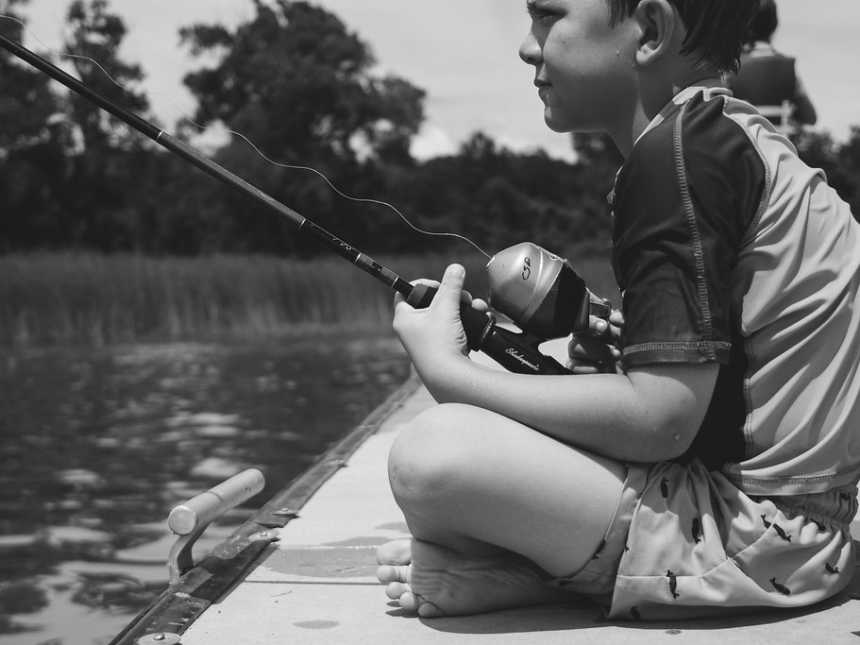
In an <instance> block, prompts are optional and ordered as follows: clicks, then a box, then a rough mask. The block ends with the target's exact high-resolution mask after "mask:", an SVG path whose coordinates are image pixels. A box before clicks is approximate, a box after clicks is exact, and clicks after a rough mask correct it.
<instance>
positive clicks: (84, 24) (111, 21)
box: [65, 0, 149, 150]
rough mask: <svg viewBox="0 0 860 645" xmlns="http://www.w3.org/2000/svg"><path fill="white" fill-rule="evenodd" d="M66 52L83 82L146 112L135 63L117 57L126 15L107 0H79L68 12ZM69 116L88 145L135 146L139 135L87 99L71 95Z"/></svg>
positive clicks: (115, 100) (113, 99) (146, 102)
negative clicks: (136, 87)
mask: <svg viewBox="0 0 860 645" xmlns="http://www.w3.org/2000/svg"><path fill="white" fill-rule="evenodd" d="M66 20H67V34H66V39H65V51H66V54H70V55H71V58H70V60H71V61H72V65H73V66H74V68H75V71H76V72H77V74H78V77H79V78H80V80H81V82H83V83H84V85H86V86H87V87H89V88H90V89H92V90H93V91H95V92H97V93H98V94H100V95H101V96H103V97H104V98H106V99H108V100H109V101H111V102H112V103H114V104H115V105H118V106H119V107H121V108H125V109H127V110H130V111H132V112H136V113H139V114H143V113H145V112H147V111H148V110H149V100H148V99H147V98H146V96H145V94H144V93H143V92H140V91H136V90H134V89H133V86H134V84H136V83H139V82H140V81H142V80H143V71H142V70H141V68H140V66H139V65H137V64H131V63H126V62H124V61H122V60H121V59H120V58H119V48H120V45H121V44H122V41H123V39H124V38H125V35H126V31H127V30H126V27H125V23H124V22H123V20H122V18H120V17H119V16H118V15H116V14H113V13H110V12H109V6H108V1H107V0H75V1H74V2H73V3H72V4H71V6H70V7H69V11H68V14H67V18H66ZM69 106H70V110H71V117H72V118H73V120H74V121H75V122H76V123H77V124H78V125H79V127H80V128H81V130H82V133H83V138H84V145H85V146H87V147H91V146H94V147H98V148H100V149H101V150H104V149H105V148H115V149H117V148H119V149H134V148H138V147H140V145H141V139H140V137H139V136H138V135H136V134H133V133H132V132H131V131H130V129H129V128H128V126H126V125H125V124H123V123H122V122H121V121H118V120H117V119H115V118H114V117H112V116H110V115H108V114H107V113H106V112H104V111H103V110H101V109H99V108H98V107H96V106H95V105H93V104H92V103H91V102H90V101H88V100H87V99H85V98H83V97H81V96H77V95H74V94H73V95H70V97H69Z"/></svg>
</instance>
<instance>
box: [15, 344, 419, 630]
mask: <svg viewBox="0 0 860 645" xmlns="http://www.w3.org/2000/svg"><path fill="white" fill-rule="evenodd" d="M408 371H409V367H408V362H407V359H406V356H405V354H404V352H403V350H402V349H401V348H400V345H399V344H398V343H397V341H396V340H394V339H391V338H351V339H343V338H340V339H331V338H325V339H305V340H301V341H297V340H289V341H283V342H268V343H266V344H226V345H222V344H180V345H177V344H171V345H136V346H129V347H120V348H113V349H106V350H98V351H96V352H94V351H93V350H68V349H66V350H56V349H51V350H39V351H29V352H17V353H11V354H10V353H9V352H8V350H6V351H4V353H3V354H0V645H13V644H14V645H37V644H40V645H60V644H62V645H77V644H79V643H80V644H82V645H90V644H92V643H105V642H107V641H109V640H110V638H111V637H112V636H114V635H115V634H116V633H117V632H118V631H119V630H120V629H121V628H122V627H123V626H124V625H125V624H126V623H128V622H129V621H130V620H131V619H132V618H133V617H134V615H136V614H137V613H138V611H139V610H140V609H142V608H143V607H145V606H146V605H147V604H148V603H149V602H150V601H151V600H152V599H153V598H154V597H155V596H157V594H158V593H159V592H160V591H161V590H162V589H163V588H164V586H165V585H166V582H167V569H166V567H165V564H164V563H165V561H166V554H167V550H168V549H169V547H170V543H171V540H170V537H169V535H168V533H167V530H166V527H165V519H166V517H167V513H168V512H169V510H170V508H171V507H172V506H173V505H175V504H176V503H178V502H179V501H181V500H183V499H186V498H188V497H191V496H193V495H195V494H196V493H198V492H201V491H203V490H205V489H207V488H209V487H210V486H211V485H213V484H215V483H217V482H219V481H221V480H223V479H225V478H227V477H229V476H230V475H233V474H235V473H236V472H238V471H239V470H242V469H243V468H246V467H250V466H254V467H258V468H260V469H261V470H263V472H264V473H265V474H266V478H267V487H266V490H265V491H264V492H263V493H262V494H261V495H259V496H257V497H256V498H255V499H254V500H251V502H249V503H248V504H247V505H245V507H244V508H243V509H239V510H237V511H236V512H234V513H232V514H231V516H230V517H229V518H227V519H226V520H225V521H224V522H223V523H221V524H220V525H218V526H213V528H212V529H210V531H209V532H208V533H207V536H208V545H210V546H211V544H212V543H213V542H216V541H217V540H218V539H219V538H223V537H225V536H226V535H228V534H229V533H230V532H231V531H232V529H233V528H235V526H237V525H238V524H241V523H242V522H243V521H244V520H245V519H246V518H247V517H248V515H249V514H250V512H251V511H252V509H253V508H256V507H258V506H259V505H260V504H262V503H263V502H264V501H265V499H266V498H267V496H268V495H270V494H271V493H273V492H275V491H276V490H278V489H280V488H282V487H283V486H284V485H286V484H287V483H289V482H290V481H291V480H292V479H294V478H295V477H296V476H297V475H298V474H300V473H301V472H302V471H303V470H305V469H306V468H307V467H308V466H309V465H310V464H312V463H313V462H314V461H315V459H316V458H317V457H318V456H319V455H320V454H321V453H323V452H324V451H325V450H326V448H328V447H329V446H330V445H331V444H332V443H334V442H335V441H337V440H338V439H339V438H341V437H342V436H343V435H344V434H345V433H346V432H348V431H349V430H351V429H352V428H353V427H354V426H355V425H356V424H357V423H358V422H359V421H361V419H363V418H364V416H366V415H367V414H368V413H369V412H370V411H371V410H372V409H373V408H374V407H376V406H377V405H378V404H379V403H380V402H382V401H383V400H384V398H385V397H386V396H387V395H388V394H389V393H391V392H392V391H393V390H395V389H396V388H397V387H398V386H399V385H400V384H401V383H402V382H403V381H404V380H405V379H406V377H407V376H408ZM210 534H211V535H210ZM206 546H207V544H204V545H203V548H206Z"/></svg>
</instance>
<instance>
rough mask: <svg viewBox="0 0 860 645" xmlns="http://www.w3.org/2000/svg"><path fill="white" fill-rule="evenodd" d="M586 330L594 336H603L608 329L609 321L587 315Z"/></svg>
mask: <svg viewBox="0 0 860 645" xmlns="http://www.w3.org/2000/svg"><path fill="white" fill-rule="evenodd" d="M588 330H589V331H590V332H591V333H592V334H594V335H595V336H603V335H604V334H605V333H606V332H607V331H608V330H609V323H608V322H606V321H605V320H604V319H603V318H599V317H598V316H589V317H588Z"/></svg>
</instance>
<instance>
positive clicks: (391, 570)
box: [377, 540, 570, 618]
mask: <svg viewBox="0 0 860 645" xmlns="http://www.w3.org/2000/svg"><path fill="white" fill-rule="evenodd" d="M377 560H378V561H379V563H380V565H381V566H380V567H379V569H378V571H377V577H378V578H379V581H380V582H381V583H383V584H385V585H386V590H385V592H386V594H387V595H388V597H389V598H391V599H393V600H395V601H397V602H398V604H399V605H400V607H401V608H403V609H405V610H407V611H410V612H415V613H417V614H418V615H419V616H421V617H422V618H435V617H437V616H456V615H466V614H478V613H483V612H487V611H495V610H498V609H506V608H511V607H525V606H527V605H536V604H543V603H549V602H555V601H561V600H564V599H569V597H570V596H569V595H567V594H566V593H564V592H562V591H560V590H558V589H556V588H554V587H551V586H549V585H548V584H547V583H546V579H545V578H546V574H544V573H543V572H542V571H541V570H540V569H539V568H538V567H536V566H535V565H534V564H532V563H530V562H529V561H527V560H526V559H524V558H521V557H519V556H517V555H514V554H511V555H503V556H490V557H486V558H481V557H472V556H463V555H460V554H458V553H456V552H455V551H452V550H450V549H447V548H445V547H442V546H439V545H436V544H431V543H429V542H422V541H421V540H412V541H411V542H410V541H408V540H397V541H394V542H389V543H387V544H384V545H382V546H381V547H380V548H379V549H378V551H377Z"/></svg>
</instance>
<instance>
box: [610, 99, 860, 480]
mask: <svg viewBox="0 0 860 645" xmlns="http://www.w3.org/2000/svg"><path fill="white" fill-rule="evenodd" d="M613 213H614V233H613V238H614V239H613V241H614V247H613V248H614V251H613V263H614V269H615V273H616V278H617V280H618V284H619V286H620V287H621V290H622V296H623V299H622V302H623V312H624V316H625V327H624V331H623V338H622V343H623V351H624V363H625V366H626V367H627V368H628V369H629V368H635V367H638V366H644V365H652V364H661V363H687V364H691V363H692V364H701V363H718V364H719V365H720V371H719V376H718V379H717V384H716V388H715V391H714V394H713V397H712V400H711V403H710V406H709V408H708V411H707V414H706V416H705V419H704V422H703V424H702V427H701V428H700V430H699V433H698V435H697V437H696V440H695V441H694V443H693V446H692V448H691V449H690V453H689V456H694V457H698V458H700V459H701V460H702V461H704V463H705V464H706V465H708V466H709V467H710V468H712V469H721V470H722V471H723V472H724V473H725V474H726V475H727V476H729V477H730V478H732V479H733V480H734V481H735V482H736V483H737V484H738V485H739V486H742V487H743V488H744V489H745V490H746V491H747V492H749V493H750V494H762V495H766V494H776V495H779V494H782V495H789V494H798V493H814V492H820V491H823V490H827V489H829V488H832V487H834V486H839V485H843V484H847V483H852V482H856V481H857V480H858V478H860V373H858V356H860V296H858V293H860V291H858V285H860V225H858V224H857V223H856V222H855V220H854V218H853V217H852V215H851V213H850V210H849V208H848V206H847V205H846V204H845V203H844V202H843V201H842V200H840V199H839V197H838V196H837V195H836V193H835V191H833V189H832V188H830V187H829V186H828V185H827V182H826V178H825V177H824V174H823V173H822V172H821V171H820V170H815V169H811V168H809V167H808V166H806V165H805V164H804V163H803V162H801V161H800V159H799V158H798V156H797V154H796V151H795V149H794V147H793V146H792V145H791V143H790V142H789V141H788V140H787V139H785V138H784V137H783V136H782V135H780V134H779V133H777V132H776V131H775V130H774V128H773V127H772V125H771V124H770V123H769V122H768V121H767V120H766V119H764V118H763V117H761V116H760V115H759V114H758V113H757V112H756V111H755V109H754V108H752V107H751V106H750V105H748V104H746V103H744V102H742V101H738V100H735V99H733V98H732V97H731V93H730V92H729V91H727V90H725V89H723V88H709V87H690V88H687V89H686V90H684V91H682V92H681V93H679V94H678V95H677V96H676V97H675V98H674V100H673V101H672V102H671V103H670V104H669V105H668V106H667V107H666V108H665V109H664V110H663V111H662V112H661V113H660V114H659V115H658V116H657V117H656V118H655V119H654V121H653V122H652V123H651V124H650V125H649V127H648V128H647V129H646V131H645V132H644V133H643V134H642V136H640V137H639V139H638V140H637V142H636V145H635V146H634V149H633V150H632V152H631V154H630V156H629V158H628V159H627V161H626V163H625V164H624V166H623V167H622V168H621V170H620V171H619V173H618V177H617V180H616V186H615V191H614V197H613Z"/></svg>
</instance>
